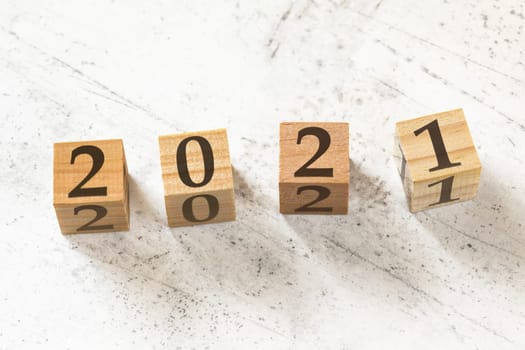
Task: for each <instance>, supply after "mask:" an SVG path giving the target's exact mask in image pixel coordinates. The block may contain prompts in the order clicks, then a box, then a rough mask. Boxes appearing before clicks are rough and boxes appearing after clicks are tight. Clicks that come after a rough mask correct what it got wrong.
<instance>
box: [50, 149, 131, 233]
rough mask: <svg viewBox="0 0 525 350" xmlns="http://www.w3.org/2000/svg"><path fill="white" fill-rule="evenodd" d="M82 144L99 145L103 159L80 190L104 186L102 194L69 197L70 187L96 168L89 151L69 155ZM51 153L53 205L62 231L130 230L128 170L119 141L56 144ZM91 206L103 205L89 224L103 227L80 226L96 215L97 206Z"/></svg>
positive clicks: (71, 189)
mask: <svg viewBox="0 0 525 350" xmlns="http://www.w3.org/2000/svg"><path fill="white" fill-rule="evenodd" d="M82 146H94V147H96V148H98V149H99V150H101V152H102V154H103V157H104V158H103V160H102V163H101V167H100V169H99V170H98V171H97V172H96V173H94V174H93V176H92V177H90V178H89V180H88V181H87V182H86V183H85V184H84V185H83V186H81V189H82V190H84V191H85V190H89V189H93V188H104V189H105V195H87V196H86V195H82V196H71V192H72V191H73V189H75V188H76V187H77V186H78V185H79V184H80V183H81V182H82V181H83V180H84V179H86V177H87V176H88V175H89V174H90V172H91V171H92V169H95V168H94V163H95V160H94V159H93V157H92V156H90V155H89V154H88V153H82V154H79V155H77V156H76V157H74V159H73V158H72V153H73V151H74V150H75V149H78V148H79V147H82ZM53 154H54V157H53V205H54V207H55V212H56V215H57V219H58V222H59V225H60V229H61V231H62V233H63V234H72V233H98V232H114V231H127V230H129V190H128V188H129V184H128V171H127V164H126V157H125V155H124V145H123V143H122V140H98V141H77V142H60V143H55V144H54V152H53ZM95 170H96V169H95ZM84 206H91V207H84ZM93 206H96V207H101V208H103V209H101V210H103V211H104V212H103V213H104V214H103V217H101V218H100V220H97V221H96V222H93V224H92V225H89V227H100V226H102V227H104V228H100V229H91V228H90V229H82V227H83V226H85V225H86V224H88V223H89V222H90V221H91V220H94V219H95V218H96V217H97V212H96V210H97V209H95V208H94V207H93ZM109 226H111V227H109Z"/></svg>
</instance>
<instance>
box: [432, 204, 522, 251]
mask: <svg viewBox="0 0 525 350" xmlns="http://www.w3.org/2000/svg"><path fill="white" fill-rule="evenodd" d="M422 215H424V216H426V217H428V218H429V219H431V220H434V221H437V222H439V223H440V224H442V225H444V226H446V227H448V228H449V229H451V230H453V231H455V232H457V233H459V234H461V235H462V236H465V237H467V238H469V239H472V240H474V241H476V242H479V243H481V244H483V245H485V246H487V247H491V248H494V249H496V250H498V251H500V252H503V253H506V254H509V255H511V256H513V257H515V258H517V259H520V260H525V257H523V256H521V255H518V254H516V253H513V252H511V251H510V250H507V249H505V248H501V247H499V246H497V245H495V244H493V243H490V242H487V241H484V240H482V239H479V238H477V237H476V236H473V235H470V234H468V233H466V232H463V231H461V230H458V229H457V228H455V227H454V226H452V225H450V224H449V223H448V222H445V221H443V220H441V219H439V218H436V217H433V216H431V215H428V214H427V213H422Z"/></svg>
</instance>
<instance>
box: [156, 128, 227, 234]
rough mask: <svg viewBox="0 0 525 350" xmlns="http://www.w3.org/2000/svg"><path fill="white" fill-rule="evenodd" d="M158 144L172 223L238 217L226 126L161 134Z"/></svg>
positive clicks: (166, 201)
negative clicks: (191, 131)
mask: <svg viewBox="0 0 525 350" xmlns="http://www.w3.org/2000/svg"><path fill="white" fill-rule="evenodd" d="M159 147H160V160H161V167H162V180H163V183H164V200H165V204H166V214H167V216H168V224H169V226H171V227H178V226H191V225H198V224H205V223H215V222H223V221H231V220H235V199H234V190H233V189H234V185H233V173H232V166H231V161H230V152H229V148H228V137H227V134H226V130H225V129H219V130H210V131H202V132H196V133H184V134H177V135H166V136H161V137H159Z"/></svg>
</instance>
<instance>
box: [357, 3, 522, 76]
mask: <svg viewBox="0 0 525 350" xmlns="http://www.w3.org/2000/svg"><path fill="white" fill-rule="evenodd" d="M348 11H350V12H352V13H355V14H357V15H359V16H363V17H365V18H368V19H370V20H371V21H374V22H377V23H380V24H382V25H384V26H387V27H388V28H389V29H393V30H395V31H397V32H399V33H401V34H404V35H406V36H408V37H410V38H412V39H415V40H417V41H420V42H422V43H425V44H427V45H430V46H433V47H435V48H437V49H439V50H442V51H445V52H447V53H449V54H451V55H453V56H456V57H459V58H461V59H463V60H465V61H467V62H470V63H472V64H474V65H476V66H479V67H482V68H484V69H486V70H488V71H490V72H493V73H495V74H498V75H501V76H504V77H506V78H509V79H512V80H514V81H515V82H517V83H520V84H522V85H525V81H523V80H521V79H518V78H516V77H514V76H512V75H509V74H507V73H504V72H501V71H499V70H496V69H494V68H492V67H489V66H487V65H486V64H483V63H481V62H478V61H476V60H474V59H472V58H469V57H467V56H463V55H462V54H459V53H457V52H455V51H452V50H450V49H447V48H446V47H443V46H441V45H438V44H436V43H433V42H432V41H430V40H427V39H424V38H421V37H419V36H417V35H414V34H412V33H410V32H407V31H406V30H403V29H401V28H399V27H396V26H394V25H392V24H390V23H388V22H385V21H381V20H378V19H376V18H374V17H373V16H371V15H367V14H366V13H362V12H360V11H353V10H350V9H349V10H348Z"/></svg>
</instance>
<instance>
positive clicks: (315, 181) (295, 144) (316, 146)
mask: <svg viewBox="0 0 525 350" xmlns="http://www.w3.org/2000/svg"><path fill="white" fill-rule="evenodd" d="M279 161H280V165H279V204H280V211H281V213H283V214H328V215H329V214H347V213H348V184H349V181H350V158H349V131H348V123H303V122H296V123H281V130H280V159H279Z"/></svg>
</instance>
